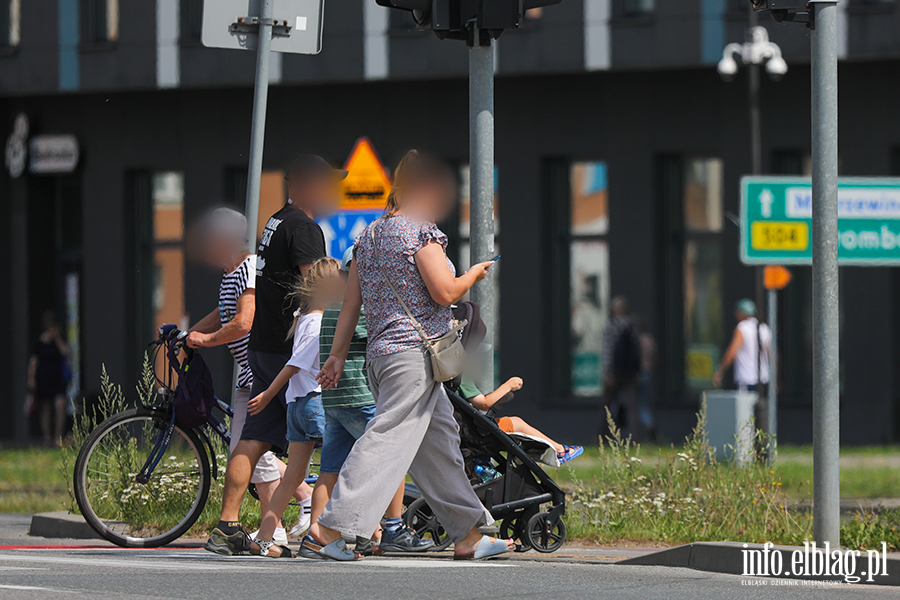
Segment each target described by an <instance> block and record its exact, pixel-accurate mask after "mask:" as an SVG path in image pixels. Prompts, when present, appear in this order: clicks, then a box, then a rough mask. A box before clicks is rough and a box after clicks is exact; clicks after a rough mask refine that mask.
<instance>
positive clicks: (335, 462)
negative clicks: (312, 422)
mask: <svg viewBox="0 0 900 600" xmlns="http://www.w3.org/2000/svg"><path fill="white" fill-rule="evenodd" d="M374 416H375V405H374V404H367V405H365V406H342V407H338V408H326V409H325V438H324V439H323V440H322V458H321V460H320V463H321V465H320V467H319V472H320V473H333V474H335V475H336V474H338V473H340V472H341V467H343V466H344V461H345V460H347V456H348V455H349V454H350V450H351V449H352V448H353V444H355V443H356V440H358V439H359V438H361V437H362V434H363V433H365V431H366V425H368V424H369V421H371V420H372V417H374Z"/></svg>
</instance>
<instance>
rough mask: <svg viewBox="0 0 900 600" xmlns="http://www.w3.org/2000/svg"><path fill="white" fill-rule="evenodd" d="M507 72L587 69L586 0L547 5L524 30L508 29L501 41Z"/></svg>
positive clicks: (503, 66) (501, 64)
mask: <svg viewBox="0 0 900 600" xmlns="http://www.w3.org/2000/svg"><path fill="white" fill-rule="evenodd" d="M498 54H499V70H500V71H501V72H503V73H526V72H527V73H547V72H558V71H564V72H568V71H580V70H582V69H583V68H584V1H583V0H571V1H568V2H563V3H561V4H558V5H555V6H550V7H547V8H545V9H544V10H543V11H542V12H541V16H540V18H538V19H529V18H528V17H527V15H526V18H525V20H524V22H523V24H522V27H521V29H512V30H510V31H505V32H504V33H503V36H501V38H500V41H499V44H498Z"/></svg>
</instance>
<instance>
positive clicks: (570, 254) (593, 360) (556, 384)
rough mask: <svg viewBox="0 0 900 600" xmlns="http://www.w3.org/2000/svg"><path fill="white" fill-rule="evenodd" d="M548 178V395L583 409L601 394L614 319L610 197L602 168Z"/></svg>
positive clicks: (559, 167)
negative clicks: (581, 404)
mask: <svg viewBox="0 0 900 600" xmlns="http://www.w3.org/2000/svg"><path fill="white" fill-rule="evenodd" d="M547 166H548V169H547V172H546V182H547V185H548V190H547V192H548V195H549V202H548V203H547V206H548V210H549V214H548V215H547V219H546V221H547V223H548V225H549V228H550V236H549V239H550V240H552V242H551V243H552V245H551V247H550V248H549V253H548V254H549V264H548V265H546V269H547V270H548V272H549V273H550V281H549V283H548V285H547V286H545V287H546V288H547V290H548V293H549V294H550V297H549V300H550V308H551V310H550V315H549V318H548V324H549V329H548V334H549V339H550V345H551V348H550V352H549V356H550V357H552V365H551V367H552V368H551V373H552V383H551V385H552V386H553V387H552V389H551V390H548V391H549V394H548V396H550V397H555V398H559V399H562V400H563V401H564V402H567V401H573V400H574V401H576V402H583V401H586V400H585V399H587V398H597V397H599V396H600V395H601V394H602V393H603V330H604V328H605V327H606V321H607V316H608V314H609V296H610V277H609V243H608V239H607V236H608V234H609V192H608V187H607V165H606V162H604V161H553V162H551V163H549V164H548V165H547Z"/></svg>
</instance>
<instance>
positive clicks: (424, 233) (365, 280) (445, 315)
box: [354, 215, 456, 360]
mask: <svg viewBox="0 0 900 600" xmlns="http://www.w3.org/2000/svg"><path fill="white" fill-rule="evenodd" d="M372 227H375V235H376V238H377V240H378V259H379V260H378V263H377V264H376V261H375V255H374V252H373V248H372V234H371V228H372ZM430 242H437V243H438V244H440V245H441V247H442V248H443V249H444V250H445V251H446V249H447V236H446V235H444V233H443V232H442V231H441V230H440V229H438V228H437V226H436V225H435V224H434V223H428V222H422V221H417V220H415V219H413V218H411V217H408V216H405V215H398V216H389V217H382V218H380V219H376V220H375V221H374V222H372V224H371V225H369V226H368V227H366V229H365V230H364V231H363V232H362V233H360V234H359V237H357V238H356V245H355V249H354V259H355V260H356V268H357V270H358V271H359V283H360V288H361V289H362V299H363V306H364V307H365V310H366V325H367V329H368V335H369V345H368V348H367V351H366V356H367V358H368V359H369V360H371V359H373V358H375V357H376V356H384V355H386V354H396V353H398V352H404V351H406V350H410V349H412V348H416V347H418V346H421V345H422V338H421V337H420V336H419V334H418V332H416V329H415V327H414V326H413V324H412V321H411V320H410V318H409V316H408V315H407V314H406V311H404V310H403V306H401V305H400V303H399V302H398V301H397V299H396V298H395V297H394V294H393V293H392V292H391V288H390V287H389V286H388V284H387V283H386V282H385V280H384V276H383V275H382V269H381V268H379V265H381V267H382V268H383V269H384V274H385V275H387V276H388V277H389V278H390V280H391V282H392V283H393V284H394V287H395V288H396V289H397V293H398V294H400V296H401V297H402V298H403V301H404V302H406V305H407V306H408V307H409V310H410V311H411V312H412V314H413V315H415V317H416V320H418V321H419V324H420V325H421V326H422V328H423V329H424V330H425V333H426V335H427V336H428V338H429V339H431V338H435V337H439V336H441V335H443V334H445V333H447V331H448V330H449V329H450V321H451V320H452V313H451V312H450V308H449V307H447V306H441V305H440V304H438V303H437V302H435V301H434V299H433V298H432V297H431V294H430V293H429V292H428V288H427V287H426V286H425V282H424V281H423V280H422V276H421V275H420V274H419V269H418V268H417V267H416V259H415V254H416V252H418V251H419V250H421V249H422V248H424V247H425V246H426V245H427V244H429V243H430ZM447 266H448V268H449V269H450V272H451V273H452V274H453V275H454V276H455V275H456V269H455V268H454V266H453V263H452V262H450V260H449V259H448V260H447Z"/></svg>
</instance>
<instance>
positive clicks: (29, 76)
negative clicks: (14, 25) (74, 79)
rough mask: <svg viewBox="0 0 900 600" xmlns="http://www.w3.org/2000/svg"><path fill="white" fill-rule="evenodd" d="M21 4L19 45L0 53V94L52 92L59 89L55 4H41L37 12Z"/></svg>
mask: <svg viewBox="0 0 900 600" xmlns="http://www.w3.org/2000/svg"><path fill="white" fill-rule="evenodd" d="M22 4H23V6H22V22H21V29H20V34H21V41H20V43H19V45H18V46H17V47H15V48H9V49H6V50H4V51H3V52H2V53H0V94H15V93H23V92H50V91H54V90H56V89H58V87H59V51H58V47H59V28H58V26H57V23H58V20H59V15H58V13H57V5H56V2H50V1H48V0H42V1H41V6H40V10H33V9H31V6H34V4H31V3H29V2H23V3H22ZM35 4H37V3H35Z"/></svg>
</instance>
